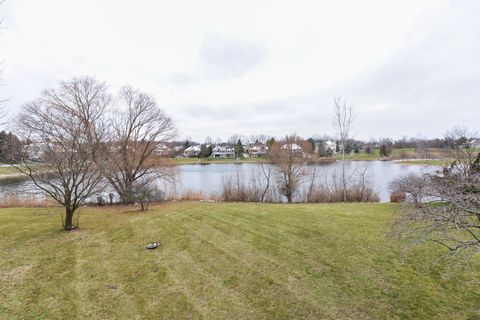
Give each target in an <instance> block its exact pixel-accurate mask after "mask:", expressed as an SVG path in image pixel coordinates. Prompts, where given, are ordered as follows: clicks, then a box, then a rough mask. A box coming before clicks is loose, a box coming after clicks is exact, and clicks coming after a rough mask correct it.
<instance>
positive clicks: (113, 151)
mask: <svg viewBox="0 0 480 320" xmlns="http://www.w3.org/2000/svg"><path fill="white" fill-rule="evenodd" d="M120 101H121V103H122V105H123V106H124V108H125V109H126V111H123V112H122V111H118V112H115V113H114V116H113V119H112V128H113V132H112V135H111V142H110V148H109V152H108V153H106V156H107V157H108V163H109V164H110V165H109V169H108V170H106V171H105V176H106V178H107V179H108V181H109V182H110V183H111V185H112V186H113V188H114V189H115V190H116V191H117V193H118V194H119V196H120V198H121V200H122V202H123V203H127V204H132V203H134V202H135V190H141V189H142V188H143V187H142V186H147V185H149V184H151V183H152V181H154V180H155V179H163V180H172V179H174V177H175V174H176V169H175V166H174V163H173V162H172V161H171V160H170V159H166V158H163V157H158V156H157V155H156V154H155V149H156V147H157V146H158V145H159V144H161V143H165V142H167V141H170V140H171V139H173V138H174V136H175V129H174V125H173V122H172V120H171V119H170V118H169V117H168V116H167V115H166V114H165V113H164V112H163V111H162V110H161V109H160V108H159V107H158V105H157V103H156V101H155V99H154V98H153V97H152V96H150V95H148V94H146V93H143V92H140V91H137V90H135V89H133V88H132V87H129V86H126V87H124V88H123V89H122V90H121V93H120Z"/></svg>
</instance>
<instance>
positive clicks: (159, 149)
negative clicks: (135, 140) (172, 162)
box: [153, 143, 175, 158]
mask: <svg viewBox="0 0 480 320" xmlns="http://www.w3.org/2000/svg"><path fill="white" fill-rule="evenodd" d="M153 152H154V154H155V155H156V156H159V157H164V158H167V157H173V155H174V154H175V151H174V150H173V149H172V148H170V147H169V146H167V145H166V144H164V143H159V144H157V145H156V146H155V149H154V151H153Z"/></svg>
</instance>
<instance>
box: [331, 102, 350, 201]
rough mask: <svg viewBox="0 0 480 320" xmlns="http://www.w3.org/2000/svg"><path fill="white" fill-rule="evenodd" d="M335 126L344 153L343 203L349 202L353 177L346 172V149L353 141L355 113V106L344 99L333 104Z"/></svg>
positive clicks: (342, 175) (342, 176) (342, 174)
mask: <svg viewBox="0 0 480 320" xmlns="http://www.w3.org/2000/svg"><path fill="white" fill-rule="evenodd" d="M333 111H334V117H333V125H334V127H335V130H336V133H337V138H338V141H339V142H340V151H341V153H342V173H341V184H342V188H343V191H342V193H343V202H346V201H347V187H348V183H349V180H350V178H351V176H347V174H346V170H345V149H346V147H347V143H349V142H350V139H352V136H351V131H352V125H353V121H354V119H355V112H354V109H353V106H352V105H351V104H350V103H348V102H347V100H345V99H344V98H341V97H336V98H335V99H334V104H333Z"/></svg>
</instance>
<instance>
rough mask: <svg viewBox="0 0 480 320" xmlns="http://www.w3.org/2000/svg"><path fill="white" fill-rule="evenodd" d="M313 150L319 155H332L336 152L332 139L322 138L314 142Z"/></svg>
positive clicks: (335, 144) (335, 145)
mask: <svg viewBox="0 0 480 320" xmlns="http://www.w3.org/2000/svg"><path fill="white" fill-rule="evenodd" d="M314 145H315V149H314V152H315V153H317V154H320V156H333V155H334V154H335V153H337V143H336V142H335V141H332V140H323V141H318V142H315V144H314Z"/></svg>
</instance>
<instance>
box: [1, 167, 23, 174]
mask: <svg viewBox="0 0 480 320" xmlns="http://www.w3.org/2000/svg"><path fill="white" fill-rule="evenodd" d="M16 173H19V172H18V170H17V169H15V168H13V167H0V175H4V174H16Z"/></svg>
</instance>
